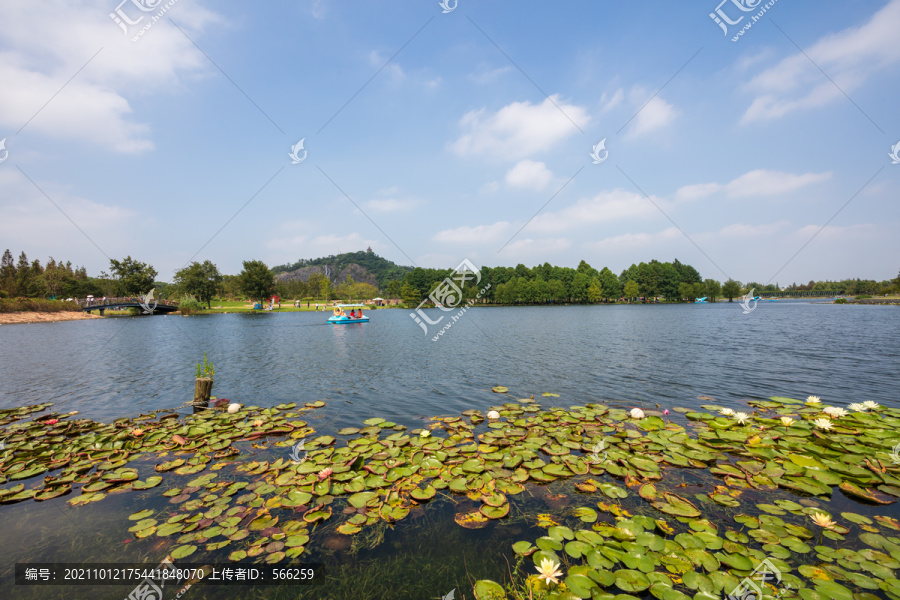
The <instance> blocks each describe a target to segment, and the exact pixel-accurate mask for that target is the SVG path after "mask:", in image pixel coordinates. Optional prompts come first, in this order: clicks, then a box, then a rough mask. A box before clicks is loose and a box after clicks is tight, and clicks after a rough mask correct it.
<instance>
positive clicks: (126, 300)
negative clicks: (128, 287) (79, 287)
mask: <svg viewBox="0 0 900 600" xmlns="http://www.w3.org/2000/svg"><path fill="white" fill-rule="evenodd" d="M143 301H144V299H143V298H142V297H140V296H121V297H117V298H93V299H88V298H76V299H75V302H77V303H78V304H79V305H81V307H82V308H88V307H102V306H120V305H123V304H131V305H134V306H140V304H141V303H142V302H143ZM150 303H151V304H153V303H155V304H156V305H157V306H178V302H175V301H173V300H157V299H154V300H152V301H151V302H150Z"/></svg>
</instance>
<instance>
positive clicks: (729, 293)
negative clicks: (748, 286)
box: [722, 279, 741, 302]
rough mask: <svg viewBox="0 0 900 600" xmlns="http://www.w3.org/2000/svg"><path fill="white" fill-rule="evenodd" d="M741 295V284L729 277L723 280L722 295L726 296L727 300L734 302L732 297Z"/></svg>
mask: <svg viewBox="0 0 900 600" xmlns="http://www.w3.org/2000/svg"><path fill="white" fill-rule="evenodd" d="M740 295H741V284H740V282H738V281H735V280H734V279H729V280H728V281H726V282H725V285H723V286H722V296H724V297H725V298H728V301H729V302H734V299H735V298H737V297H738V296H740Z"/></svg>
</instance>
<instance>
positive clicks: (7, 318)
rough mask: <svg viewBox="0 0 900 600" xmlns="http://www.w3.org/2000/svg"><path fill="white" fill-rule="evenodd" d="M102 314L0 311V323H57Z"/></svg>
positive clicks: (98, 316) (92, 317) (95, 317)
mask: <svg viewBox="0 0 900 600" xmlns="http://www.w3.org/2000/svg"><path fill="white" fill-rule="evenodd" d="M102 318H103V317H101V316H100V315H92V314H88V313H86V312H80V311H79V312H75V311H61V312H33V311H23V312H11V313H0V325H19V324H22V323H55V322H59V321H82V320H85V319H102Z"/></svg>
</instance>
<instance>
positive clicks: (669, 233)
mask: <svg viewBox="0 0 900 600" xmlns="http://www.w3.org/2000/svg"><path fill="white" fill-rule="evenodd" d="M679 238H682V239H683V238H684V235H683V234H682V233H681V231H679V230H678V228H677V227H669V228H668V229H664V230H662V231H660V232H657V233H623V234H621V235H616V236H613V237H608V238H605V239H602V240H599V241H596V242H589V243H587V244H584V248H586V249H590V250H598V251H606V252H618V251H621V250H631V249H634V248H641V249H646V248H647V247H648V246H655V245H658V244H660V243H663V242H671V241H672V240H677V239H679Z"/></svg>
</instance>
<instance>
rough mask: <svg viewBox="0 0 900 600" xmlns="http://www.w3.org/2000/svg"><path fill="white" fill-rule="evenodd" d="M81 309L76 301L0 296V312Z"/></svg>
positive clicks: (69, 310) (68, 310)
mask: <svg viewBox="0 0 900 600" xmlns="http://www.w3.org/2000/svg"><path fill="white" fill-rule="evenodd" d="M79 310H81V306H79V305H78V303H76V302H65V301H63V300H44V299H43V298H8V299H7V298H0V313H12V312H75V311H79Z"/></svg>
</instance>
